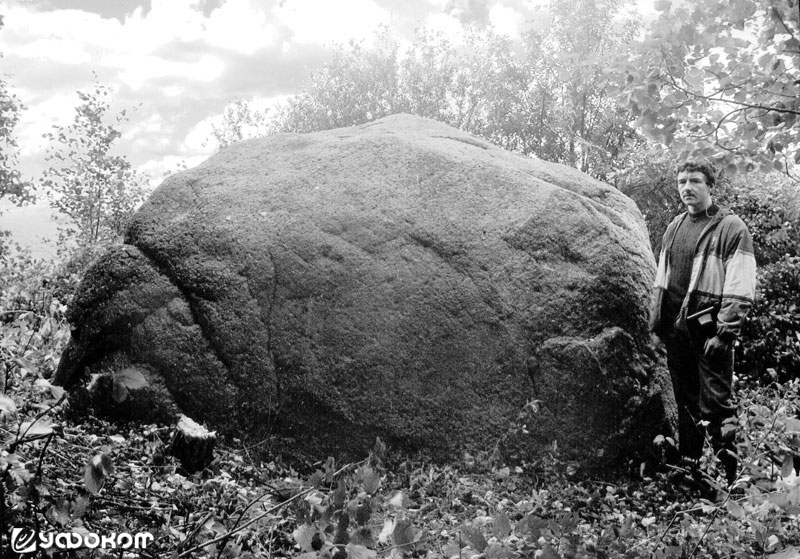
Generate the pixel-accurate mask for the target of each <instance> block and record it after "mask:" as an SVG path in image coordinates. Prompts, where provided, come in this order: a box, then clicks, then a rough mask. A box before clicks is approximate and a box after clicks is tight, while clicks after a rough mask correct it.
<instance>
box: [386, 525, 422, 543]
mask: <svg viewBox="0 0 800 559" xmlns="http://www.w3.org/2000/svg"><path fill="white" fill-rule="evenodd" d="M416 535H417V530H416V528H414V523H413V522H411V521H410V520H409V519H407V518H398V519H397V521H396V522H395V525H394V531H393V532H392V538H393V539H394V544H395V545H402V546H406V545H410V544H412V543H414V538H415V537H416Z"/></svg>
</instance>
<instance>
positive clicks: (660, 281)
mask: <svg viewBox="0 0 800 559" xmlns="http://www.w3.org/2000/svg"><path fill="white" fill-rule="evenodd" d="M687 215H688V212H684V213H682V214H681V215H679V216H678V217H676V218H675V219H673V220H672V223H670V224H669V226H667V230H666V232H665V233H664V238H663V242H662V243H661V254H660V255H659V258H658V270H657V271H656V280H655V286H654V291H653V301H652V306H651V309H650V330H651V331H652V332H655V333H656V334H663V333H664V332H668V331H669V330H670V329H671V328H670V326H674V328H676V329H678V330H681V331H684V332H686V331H688V328H687V325H686V317H687V316H691V315H692V314H694V313H695V312H698V311H700V310H703V309H706V308H708V307H713V308H714V311H715V313H716V319H717V336H719V337H720V339H722V340H724V341H733V340H735V339H736V338H737V337H738V335H739V330H740V328H741V326H742V322H743V320H744V318H745V316H747V313H748V312H749V311H750V308H751V307H752V305H753V300H754V299H755V290H756V260H755V257H754V256H753V238H752V237H751V236H750V232H749V231H748V230H747V226H746V225H745V224H744V222H743V221H742V220H741V219H739V218H738V217H737V216H735V215H733V214H732V213H730V212H728V211H726V210H719V211H717V213H716V214H714V216H713V217H712V218H711V221H710V222H709V224H708V225H706V227H705V228H704V229H703V231H702V233H700V238H699V239H698V240H697V246H696V248H695V256H694V261H693V263H692V273H691V277H690V280H689V289H688V291H687V293H686V297H685V298H684V300H683V304H682V305H681V310H680V313H679V314H678V318H677V320H676V321H675V324H674V325H668V324H663V323H662V319H661V309H662V303H663V300H664V293H665V291H666V289H667V285H668V284H669V275H670V263H669V252H670V248H671V247H672V243H673V241H674V240H675V233H676V231H677V230H678V227H680V224H681V223H683V220H684V219H686V216H687Z"/></svg>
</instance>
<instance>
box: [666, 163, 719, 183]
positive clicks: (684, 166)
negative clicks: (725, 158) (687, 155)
mask: <svg viewBox="0 0 800 559" xmlns="http://www.w3.org/2000/svg"><path fill="white" fill-rule="evenodd" d="M683 171H687V172H689V173H692V172H698V173H703V174H704V175H705V176H706V184H707V185H708V186H709V187H712V186H714V185H715V184H716V182H717V168H716V167H715V166H714V164H713V163H711V161H708V160H707V159H688V160H686V161H683V162H681V163H679V164H678V166H677V167H676V168H675V174H676V175H677V174H679V173H682V172H683Z"/></svg>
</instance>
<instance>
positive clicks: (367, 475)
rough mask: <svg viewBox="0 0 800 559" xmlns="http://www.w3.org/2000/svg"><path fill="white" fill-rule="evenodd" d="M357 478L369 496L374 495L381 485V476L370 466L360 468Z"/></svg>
mask: <svg viewBox="0 0 800 559" xmlns="http://www.w3.org/2000/svg"><path fill="white" fill-rule="evenodd" d="M356 477H357V479H358V480H360V481H361V484H362V486H363V487H364V492H365V493H367V494H368V495H374V494H375V492H376V491H378V488H379V487H380V485H381V475H380V474H379V473H378V472H376V471H375V470H373V469H372V468H370V467H369V466H362V467H361V468H359V469H358V472H357V474H356Z"/></svg>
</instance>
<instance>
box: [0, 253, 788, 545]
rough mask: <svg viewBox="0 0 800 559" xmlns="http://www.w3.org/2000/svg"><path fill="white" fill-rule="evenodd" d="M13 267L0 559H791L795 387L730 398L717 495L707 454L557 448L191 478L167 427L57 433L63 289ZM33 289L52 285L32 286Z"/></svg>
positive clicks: (2, 348)
mask: <svg viewBox="0 0 800 559" xmlns="http://www.w3.org/2000/svg"><path fill="white" fill-rule="evenodd" d="M19 264H20V263H19V262H17V263H16V264H14V263H10V264H9V263H7V269H6V270H3V272H4V274H5V275H2V276H0V277H3V278H4V280H3V281H4V283H3V285H2V287H3V289H2V294H1V295H0V313H2V314H0V321H1V322H0V353H2V362H3V369H2V370H1V371H0V372H2V373H3V395H2V396H0V428H1V430H0V449H2V455H0V476H1V477H2V484H0V487H2V499H3V505H4V506H3V513H2V518H0V524H2V530H0V535H1V536H2V542H0V543H1V544H2V546H3V547H2V557H4V558H5V557H14V554H13V552H12V551H11V550H10V537H9V534H10V530H11V529H12V528H27V529H31V530H34V531H36V532H38V533H43V534H54V533H72V532H74V533H77V534H83V535H84V536H85V535H88V534H99V535H109V534H119V533H131V534H136V533H139V532H146V533H149V534H152V536H153V541H152V542H150V543H149V544H148V545H147V547H146V549H144V550H140V551H136V552H134V551H132V550H129V551H125V550H122V549H116V550H107V549H106V550H103V549H86V548H83V549H75V550H69V551H55V549H54V548H51V549H50V550H42V551H40V553H42V554H43V555H45V556H64V557H73V556H75V557H83V556H86V557H126V556H130V557H136V556H141V557H164V558H167V557H170V558H173V557H178V558H182V557H219V558H225V557H288V556H302V557H304V558H307V559H312V558H318V557H319V558H327V557H331V558H345V557H351V558H355V559H368V558H375V557H379V556H380V557H392V558H398V559H399V558H400V557H437V558H438V557H443V558H444V557H446V558H454V557H458V558H459V559H461V558H468V557H480V558H481V559H502V558H509V559H510V558H516V557H520V558H522V557H536V558H543V559H553V558H564V559H566V558H622V557H626V558H627V557H631V558H633V557H647V558H667V557H672V558H678V557H720V558H722V557H742V558H751V557H773V558H775V559H786V558H791V557H797V556H798V555H800V550H798V549H797V546H800V520H799V519H800V478H798V475H797V473H798V472H797V470H796V469H795V465H796V464H797V461H798V456H800V420H798V419H797V413H798V406H799V405H800V383H798V382H797V381H792V382H788V383H784V384H777V383H773V384H771V385H769V386H739V387H738V390H737V393H738V400H739V416H738V418H739V434H740V435H739V436H740V439H739V441H738V447H739V452H740V456H741V457H742V462H743V467H742V471H741V474H740V476H739V479H738V480H737V482H736V483H735V485H734V486H733V487H727V486H725V485H724V483H722V482H721V481H720V477H719V476H718V475H717V474H716V471H715V470H716V466H715V459H714V458H713V456H711V454H710V451H708V453H707V455H706V456H705V457H704V460H703V464H702V467H703V471H704V472H705V476H706V477H705V478H704V479H703V480H702V483H700V484H697V483H694V482H692V483H688V484H687V483H683V482H681V481H680V478H681V476H680V474H681V472H680V471H679V469H677V468H675V467H672V468H670V467H667V466H664V467H663V468H661V469H655V470H646V469H643V470H642V471H641V472H640V473H639V475H635V476H631V477H628V478H625V479H597V480H590V481H586V480H582V481H579V480H577V479H575V478H574V477H572V476H571V475H570V473H571V471H572V470H571V469H569V468H566V467H564V465H563V464H561V463H560V461H559V457H558V454H557V451H555V450H554V452H553V453H552V454H551V455H549V456H546V457H541V458H540V459H538V460H536V461H531V462H529V463H523V464H521V465H519V466H515V467H508V466H507V465H505V464H503V463H499V462H497V461H496V459H493V458H491V457H490V456H488V455H487V456H476V457H473V456H469V455H465V456H463V457H462V458H461V459H460V460H458V461H455V462H453V463H451V464H448V465H441V464H439V465H434V464H430V463H428V462H426V461H425V460H424V459H422V458H420V457H414V458H411V457H404V456H398V455H392V454H388V455H387V453H386V449H385V448H384V447H383V445H382V444H381V443H380V441H376V445H375V447H374V448H373V449H371V450H370V449H364V456H365V458H364V460H363V461H362V462H359V463H354V464H337V463H335V462H334V461H333V460H332V459H330V460H328V461H327V462H325V463H319V464H306V465H304V467H302V468H301V467H299V466H298V465H296V464H294V465H293V466H294V468H296V469H293V468H292V466H290V465H288V464H286V463H285V462H283V461H282V460H281V459H280V457H273V459H271V460H270V459H265V458H264V457H263V456H260V455H258V454H257V453H256V448H254V447H248V446H247V445H245V444H244V443H242V442H240V441H236V440H232V441H226V442H225V444H223V445H221V446H220V448H218V449H217V451H216V458H215V460H214V461H213V462H212V464H211V465H210V466H209V467H208V468H207V469H206V470H204V471H203V472H201V473H198V474H194V475H189V474H186V473H185V472H183V470H182V469H181V467H180V464H179V463H177V462H176V460H175V459H174V458H173V457H172V456H171V455H170V454H169V452H168V447H169V438H170V433H171V430H172V426H168V425H166V426H163V425H116V424H111V423H108V422H105V421H100V420H98V419H94V418H87V419H85V420H80V421H75V420H67V419H66V416H65V413H64V410H65V406H67V405H68V400H67V397H66V395H65V394H64V392H63V390H61V389H60V388H58V387H54V386H52V385H51V384H50V383H49V380H48V379H49V378H50V377H51V375H52V373H53V371H54V369H55V367H56V365H57V362H58V359H59V355H60V352H61V351H62V349H63V347H64V345H65V344H66V342H67V340H68V337H69V329H68V325H67V324H66V323H65V318H64V310H65V303H66V301H65V300H64V297H65V295H68V294H69V292H70V286H74V277H71V276H70V274H64V273H61V276H60V279H58V276H59V274H58V273H56V272H54V270H52V269H47V268H46V266H44V265H41V264H35V263H32V262H27V263H24V266H23V267H24V270H22V269H21V268H20V267H19ZM44 275H48V276H51V277H55V278H57V279H56V280H54V281H51V282H50V283H48V284H47V285H44V286H43V284H42V277H43V276H44ZM657 442H658V444H660V445H669V444H670V441H669V440H668V439H660V440H659V441H657ZM64 541H66V540H64ZM86 541H91V540H84V543H85V542H86ZM26 556H32V555H26Z"/></svg>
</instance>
